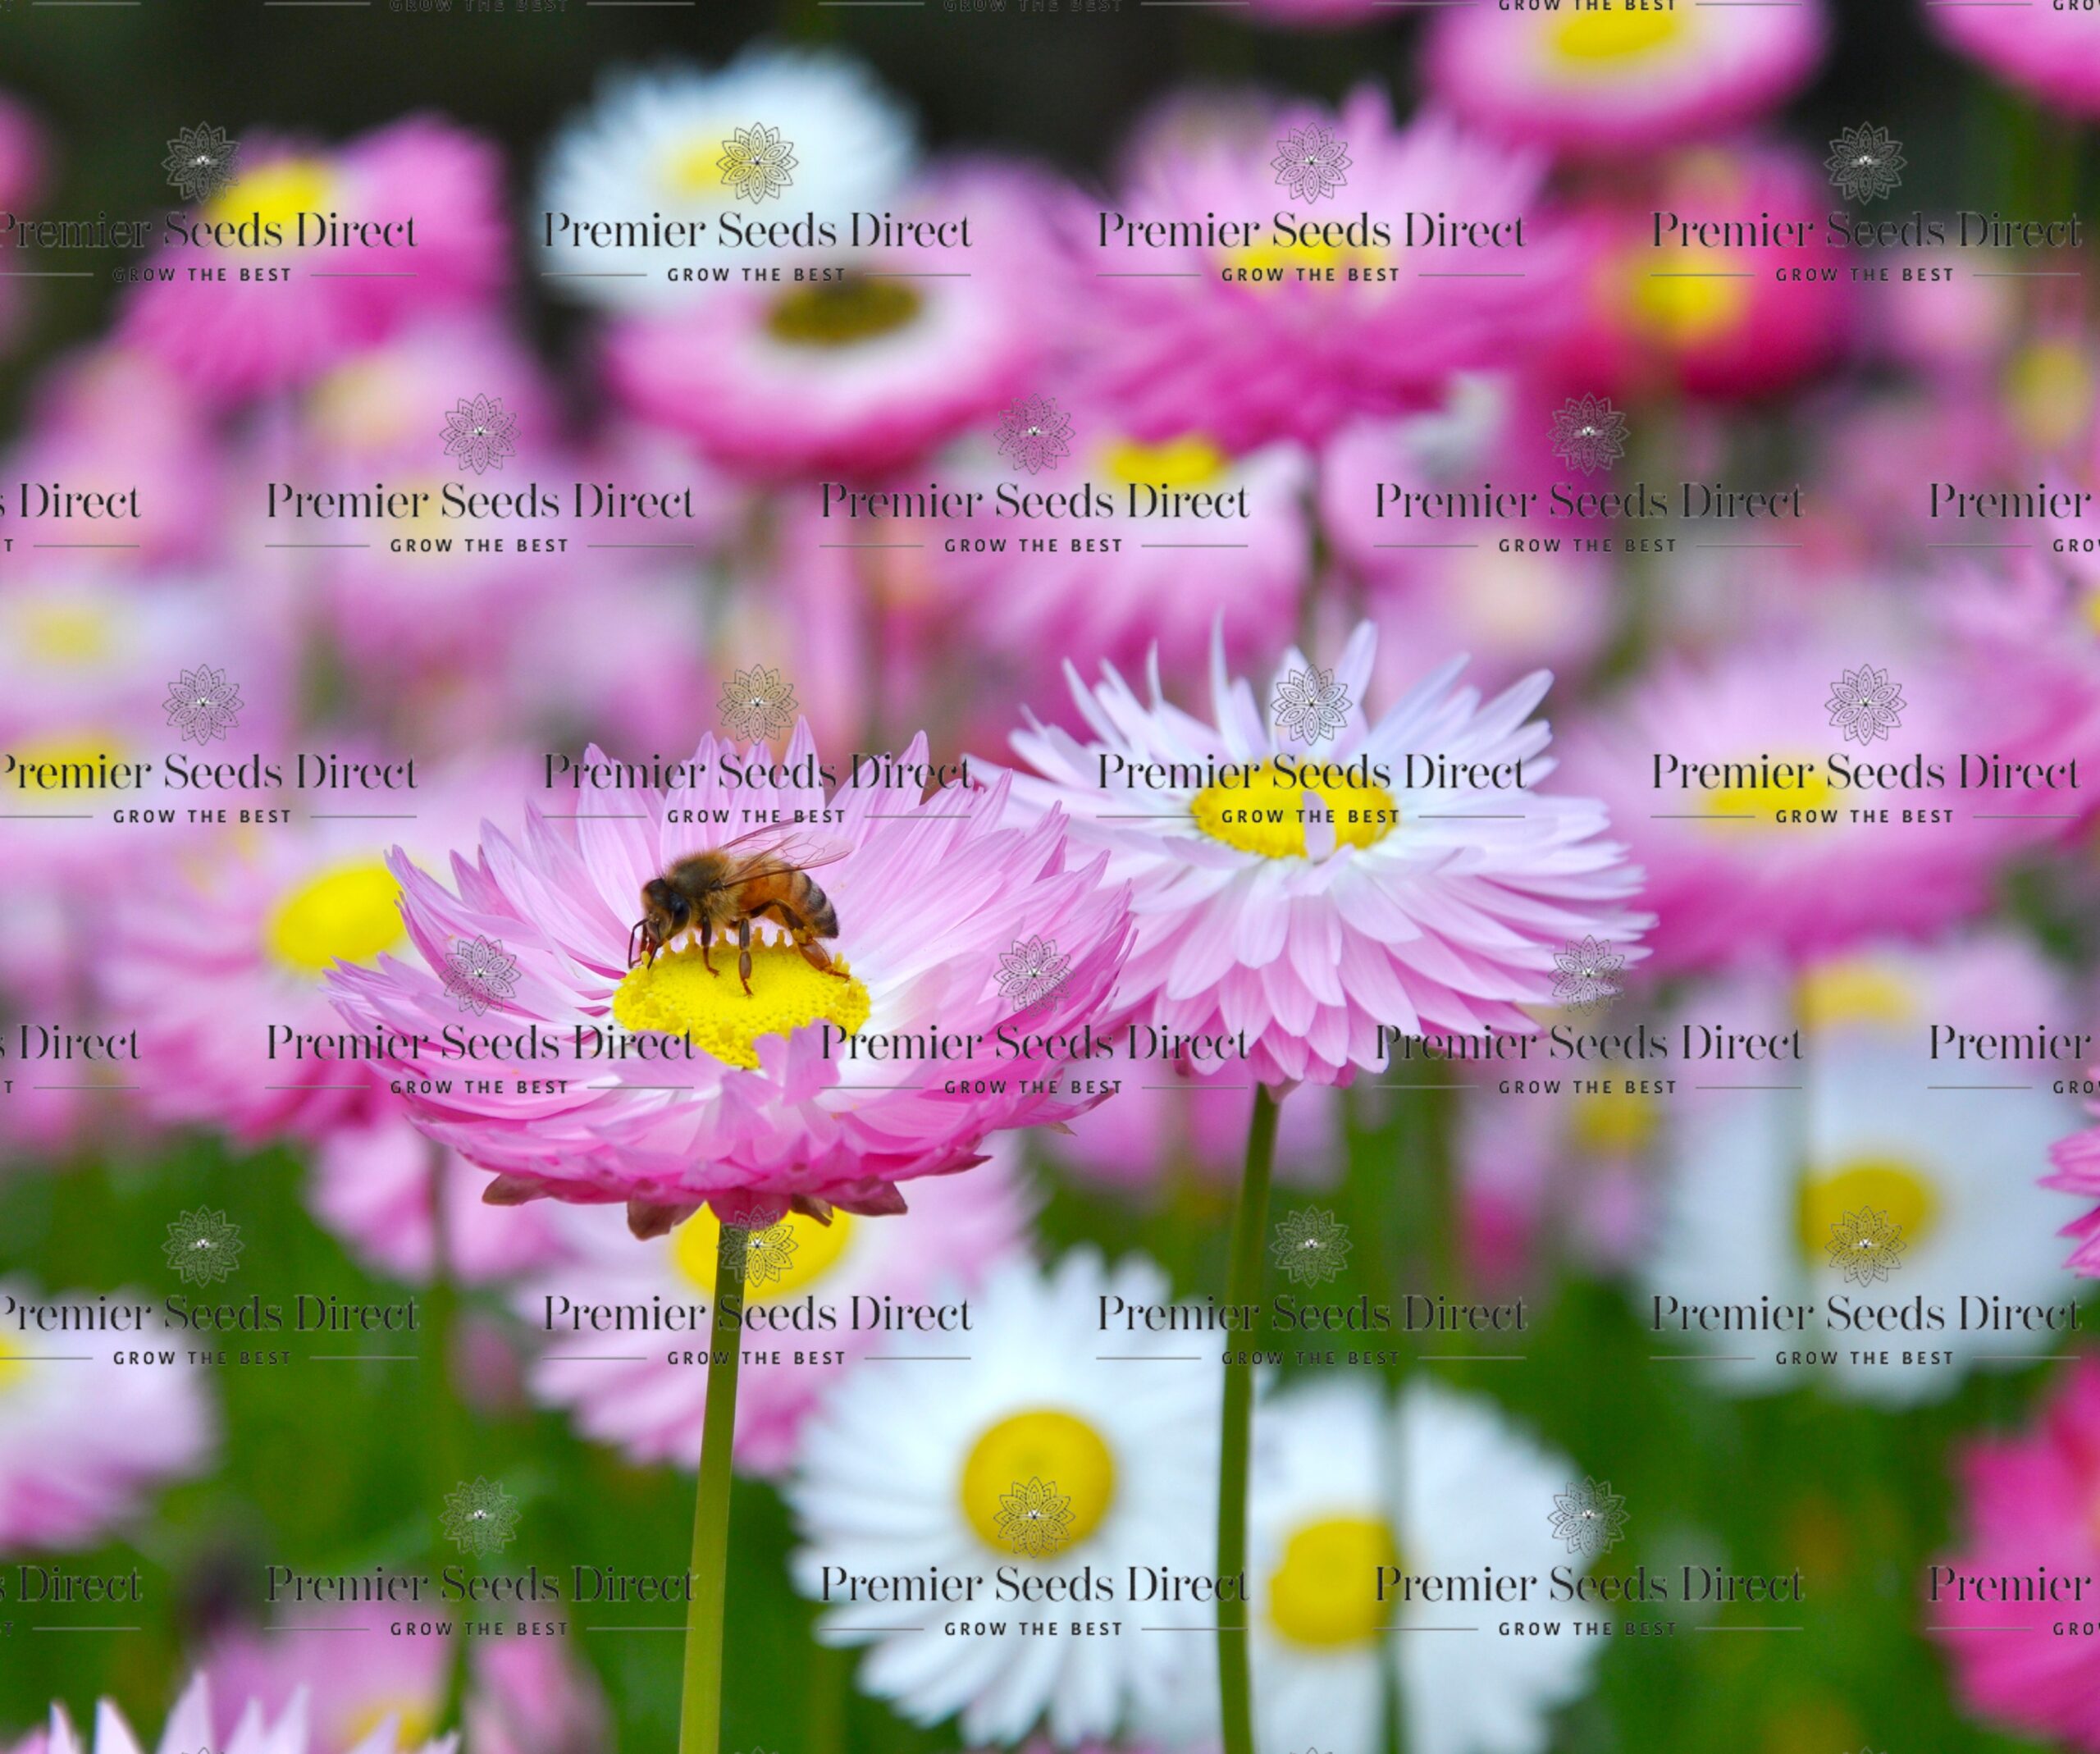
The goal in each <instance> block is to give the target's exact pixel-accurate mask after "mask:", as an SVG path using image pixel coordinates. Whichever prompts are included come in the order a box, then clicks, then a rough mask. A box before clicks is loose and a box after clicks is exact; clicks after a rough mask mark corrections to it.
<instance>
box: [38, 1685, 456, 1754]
mask: <svg viewBox="0 0 2100 1754" xmlns="http://www.w3.org/2000/svg"><path fill="white" fill-rule="evenodd" d="M235 1710H236V1711H237V1715H235V1716H232V1717H231V1718H230V1719H229V1721H231V1722H232V1723H233V1724H234V1729H233V1730H232V1733H231V1734H223V1733H221V1732H220V1731H219V1730H218V1729H216V1728H215V1727H214V1724H213V1720H212V1691H211V1686H210V1683H208V1681H207V1680H206V1679H205V1677H204V1676H203V1674H201V1673H200V1674H198V1675H196V1676H195V1677H194V1679H192V1680H191V1681H190V1683H189V1685H188V1686H187V1687H185V1688H184V1689H183V1692H182V1697H180V1699H178V1700H176V1702H175V1709H174V1710H173V1711H171V1712H170V1713H169V1714H168V1719H167V1724H166V1726H165V1727H164V1728H163V1729H162V1733H161V1739H160V1740H159V1741H158V1743H155V1744H153V1747H154V1750H155V1754H331V1749H332V1747H333V1746H334V1745H333V1744H331V1743H326V1742H324V1741H323V1740H322V1738H320V1737H318V1736H317V1735H316V1734H314V1733H313V1732H312V1731H311V1730H310V1729H308V1719H309V1716H310V1715H311V1714H310V1712H309V1711H308V1702H307V1695H306V1693H305V1692H304V1690H301V1692H299V1693H298V1694H297V1695H295V1696H294V1697H293V1699H292V1700H291V1701H290V1703H289V1704H288V1705H286V1706H284V1707H283V1708H282V1709H281V1710H279V1711H272V1710H269V1709H268V1708H267V1707H265V1706H264V1705H263V1703H262V1701H259V1700H257V1699H253V1698H249V1699H248V1700H246V1701H244V1702H243V1703H241V1704H240V1706H238V1707H236V1708H235ZM145 1746H146V1744H145V1743H144V1742H143V1741H142V1740H141V1739H140V1738H139V1737H138V1736H137V1735H136V1734H135V1733H134V1732H133V1730H132V1729H131V1726H130V1724H128V1723H127V1722H126V1721H125V1717H124V1714H123V1713H122V1712H121V1711H119V1710H117V1708H116V1705H115V1704H114V1703H113V1702H112V1701H109V1700H107V1699H105V1700H103V1701H102V1703H101V1705H100V1706H98V1707H97V1709H96V1711H95V1717H94V1736H93V1737H92V1738H89V1737H84V1736H83V1735H81V1734H80V1732H79V1731H78V1730H76V1729H74V1727H73V1720H72V1719H71V1718H70V1717H69V1716H67V1715H66V1709H65V1707H64V1706H62V1705H57V1704H54V1705H53V1706H52V1708H51V1724H50V1727H49V1729H48V1730H47V1731H46V1732H45V1733H44V1735H43V1737H42V1738H33V1740H32V1741H31V1743H30V1744H28V1747H33V1748H34V1750H35V1751H36V1754H140V1751H141V1750H142V1749H144V1747H145ZM457 1747H459V1738H457V1737H456V1736H444V1737H441V1738H437V1739H436V1740H434V1741H422V1740H420V1739H419V1738H404V1737H403V1736H402V1734H401V1733H400V1729H399V1715H398V1714H397V1713H395V1712H394V1711H387V1712H385V1713H383V1714H382V1715H381V1717H380V1719H379V1720H378V1721H377V1723H376V1724H374V1725H373V1727H372V1728H371V1729H369V1730H368V1731H365V1732H363V1733H361V1734H360V1735H359V1736H358V1740H357V1742H356V1744H355V1746H354V1747H351V1746H345V1747H343V1748H342V1754H454V1750H455V1749H456V1748H457ZM16 1754H27V1747H25V1748H24V1749H18V1750H17V1751H16Z"/></svg>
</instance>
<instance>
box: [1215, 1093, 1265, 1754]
mask: <svg viewBox="0 0 2100 1754" xmlns="http://www.w3.org/2000/svg"><path fill="white" fill-rule="evenodd" d="M1275 1162H1276V1098H1275V1097H1274V1096H1272V1095H1271V1094H1269V1089H1268V1086H1267V1085H1258V1086H1257V1087H1256V1089H1255V1092H1254V1118H1253V1121H1252V1123H1251V1124H1250V1125H1249V1127H1248V1129H1247V1167H1246V1171H1245V1172H1244V1174H1243V1175H1242V1176H1241V1177H1240V1181H1239V1211H1238V1212H1237V1213H1235V1215H1234V1217H1233V1221H1232V1264H1231V1266H1230V1269H1229V1271H1228V1272H1227V1276H1226V1303H1227V1304H1230V1305H1233V1306H1235V1307H1237V1306H1238V1305H1240V1304H1252V1303H1254V1302H1255V1301H1256V1300H1258V1298H1259V1297H1260V1295H1261V1291H1262V1235H1263V1233H1264V1232H1265V1231H1267V1228H1268V1222H1269V1173H1270V1171H1271V1168H1272V1167H1274V1165H1275ZM1257 1328H1258V1324H1257ZM1246 1340H1247V1343H1246V1346H1245V1348H1244V1350H1241V1351H1240V1352H1239V1357H1238V1358H1237V1359H1235V1360H1234V1361H1233V1362H1231V1363H1228V1364H1226V1367H1225V1411H1224V1415H1223V1418H1222V1419H1221V1423H1220V1429H1219V1432H1218V1454H1217V1574H1218V1578H1219V1579H1220V1586H1219V1591H1218V1605H1217V1690H1218V1718H1219V1721H1220V1723H1221V1724H1222V1726H1223V1729H1224V1738H1225V1739H1224V1743H1223V1748H1224V1754H1254V1704H1253V1678H1252V1676H1251V1674H1250V1673H1249V1656H1248V1650H1247V1595H1246V1592H1245V1591H1244V1590H1240V1589H1231V1590H1228V1589H1227V1588H1226V1587H1225V1586H1224V1583H1223V1580H1224V1579H1226V1578H1236V1577H1238V1576H1239V1575H1240V1574H1242V1573H1244V1571H1245V1570H1246V1569H1247V1450H1248V1443H1249V1438H1250V1437H1251V1436H1252V1434H1253V1427H1254V1367H1253V1363H1252V1362H1251V1354H1252V1353H1253V1350H1254V1349H1255V1348H1256V1347H1257V1346H1258V1345H1260V1344H1261V1342H1260V1340H1259V1337H1258V1331H1257V1332H1250V1333H1249V1335H1248V1336H1246Z"/></svg>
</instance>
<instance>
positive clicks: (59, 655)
mask: <svg viewBox="0 0 2100 1754" xmlns="http://www.w3.org/2000/svg"><path fill="white" fill-rule="evenodd" d="M12 619H13V621H14V623H15V635H16V639H17V640H18V641H19V642H20V646H19V649H20V651H21V653H22V654H23V655H24V656H25V657H30V658H34V659H36V660H38V661H39V662H40V663H44V664H69V665H71V664H81V665H85V664H97V663H99V662H101V660H103V659H104V658H106V657H107V656H108V655H109V654H110V648H111V647H112V646H113V645H114V644H115V643H116V642H115V641H114V639H113V638H112V634H113V633H114V632H115V628H114V627H113V626H112V623H111V619H110V616H109V613H108V611H107V610H104V609H102V608H100V607H98V606H97V605H94V604H87V603H30V604H27V605H24V607H23V608H22V609H21V610H19V611H18V612H17V613H16V614H15V615H14V617H13V618H12Z"/></svg>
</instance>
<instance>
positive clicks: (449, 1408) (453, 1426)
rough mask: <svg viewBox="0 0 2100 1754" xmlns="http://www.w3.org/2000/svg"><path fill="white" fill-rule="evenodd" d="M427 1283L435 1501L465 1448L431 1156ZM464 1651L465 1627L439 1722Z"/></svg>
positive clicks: (447, 1250)
mask: <svg viewBox="0 0 2100 1754" xmlns="http://www.w3.org/2000/svg"><path fill="white" fill-rule="evenodd" d="M429 1154H430V1159H431V1162H430V1250H431V1268H430V1284H429V1286H428V1287H427V1290H426V1291H425V1294H424V1298H423V1313H424V1316H425V1318H426V1319H427V1321H428V1322H429V1328H428V1336H427V1338H426V1340H425V1341H424V1342H423V1344H424V1346H425V1348H426V1349H427V1363H426V1365H425V1368H424V1371H423V1391H424V1394H425V1395H426V1396H427V1406H428V1411H427V1414H426V1418H427V1421H428V1424H427V1429H428V1430H429V1431H430V1432H431V1433H432V1434H433V1435H432V1439H431V1446H430V1447H431V1454H432V1455H433V1456H434V1458H435V1459H436V1467H437V1482H436V1503H437V1504H438V1505H442V1504H443V1503H444V1502H445V1493H446V1492H447V1491H450V1490H452V1489H453V1487H454V1485H456V1484H459V1483H463V1482H460V1480H459V1475H460V1471H461V1469H462V1467H463V1464H464V1460H465V1445H464V1443H463V1433H462V1432H461V1430H460V1425H459V1418H460V1415H459V1408H460V1401H459V1396H458V1395H456V1394H454V1392H453V1387H452V1354H453V1349H454V1345H455V1344H456V1343H457V1340H458V1334H459V1286H458V1283H457V1281H455V1280H454V1277H453V1274H452V1226H451V1222H450V1217H449V1215H448V1213H447V1211H446V1208H445V1173H446V1167H445V1166H446V1156H445V1153H443V1152H441V1151H437V1150H435V1149H433V1150H431V1152H430V1153H429ZM467 1681H468V1648H467V1634H466V1632H465V1629H464V1628H462V1629H461V1630H460V1631H459V1633H457V1634H455V1635H454V1638H452V1640H451V1642H450V1645H449V1647H447V1654H446V1657H445V1692H444V1697H442V1698H441V1700H440V1701H439V1702H438V1716H437V1721H438V1722H439V1723H440V1724H457V1723H458V1722H459V1719H460V1715H461V1713H462V1711H463V1708H464V1706H465V1704H466V1699H467Z"/></svg>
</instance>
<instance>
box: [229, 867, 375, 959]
mask: <svg viewBox="0 0 2100 1754" xmlns="http://www.w3.org/2000/svg"><path fill="white" fill-rule="evenodd" d="M400 898H401V886H400V884H398V883H396V882H395V880H394V874H393V872H391V871H390V870H387V868H386V866H384V865H382V864H381V863H380V862H379V861H378V860H377V859H368V860H363V861H359V862H358V863H356V864H354V865H343V866H337V867H336V869H335V870H330V871H324V872H322V874H321V875H319V876H317V877H314V878H312V879H308V881H307V882H305V883H304V884H300V885H299V888H296V889H294V890H293V891H292V892H291V893H290V894H289V895H287V896H285V897H284V898H283V899H282V900H281V901H280V902H278V903H277V906H276V909H275V911H273V912H272V914H271V916H270V919H269V922H268V924H267V925H265V926H264V927H263V943H265V945H267V947H268V949H269V951H270V953H271V954H272V956H274V957H276V959H277V961H278V962H281V964H283V966H285V967H286V968H288V969H290V970H291V971H292V972H293V973H294V974H298V975H323V974H326V972H327V971H329V970H330V969H331V968H333V967H334V966H336V963H337V962H339V961H340V962H377V960H378V959H379V956H380V952H382V951H386V950H391V949H392V948H394V947H395V945H396V944H398V943H400V942H401V940H402V939H403V938H404V936H405V935H406V934H405V933H404V931H403V930H402V925H401V908H400Z"/></svg>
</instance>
